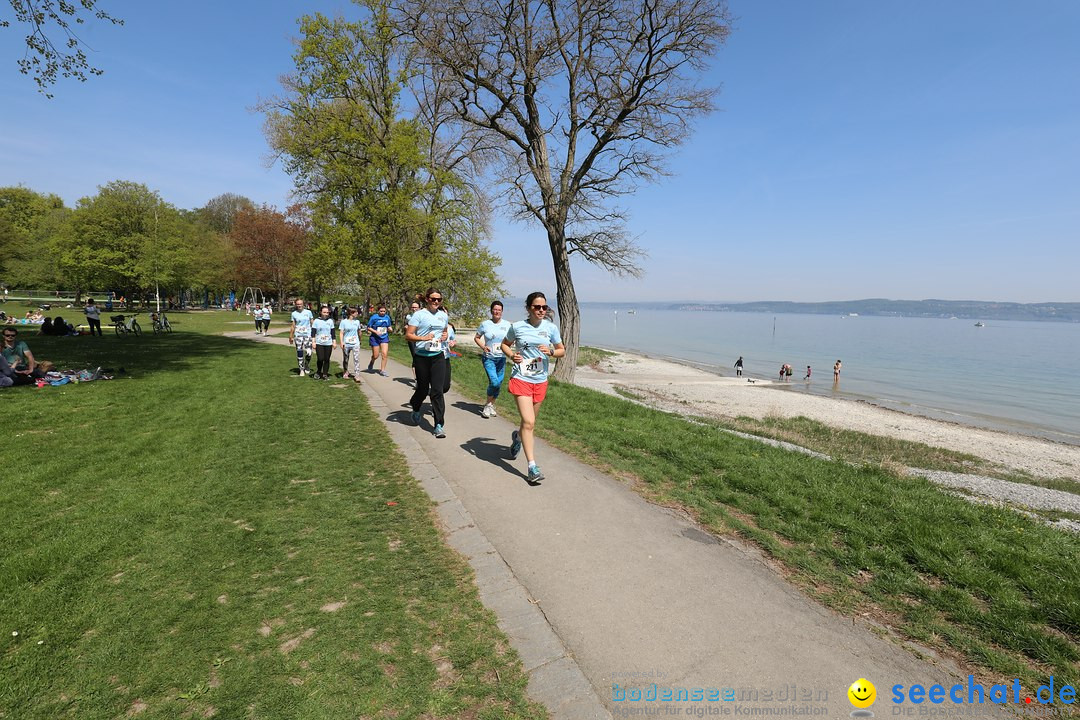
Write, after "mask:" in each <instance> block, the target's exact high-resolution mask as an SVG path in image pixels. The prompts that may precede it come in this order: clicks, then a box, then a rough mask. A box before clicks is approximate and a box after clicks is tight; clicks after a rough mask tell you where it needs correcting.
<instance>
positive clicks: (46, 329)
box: [38, 318, 56, 335]
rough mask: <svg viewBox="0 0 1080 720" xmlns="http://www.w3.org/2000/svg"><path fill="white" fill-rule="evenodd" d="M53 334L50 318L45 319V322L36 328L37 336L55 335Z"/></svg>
mask: <svg viewBox="0 0 1080 720" xmlns="http://www.w3.org/2000/svg"><path fill="white" fill-rule="evenodd" d="M55 334H56V333H54V332H53V326H52V318H45V322H43V323H41V327H39V328H38V335H55Z"/></svg>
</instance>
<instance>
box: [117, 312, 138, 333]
mask: <svg viewBox="0 0 1080 720" xmlns="http://www.w3.org/2000/svg"><path fill="white" fill-rule="evenodd" d="M138 314H139V313H135V314H134V315H112V316H110V317H109V320H111V321H112V326H113V332H115V333H116V334H117V335H126V334H127V333H134V334H135V335H141V334H142V328H141V327H139V321H138V320H136V319H135V318H136V317H137V316H138Z"/></svg>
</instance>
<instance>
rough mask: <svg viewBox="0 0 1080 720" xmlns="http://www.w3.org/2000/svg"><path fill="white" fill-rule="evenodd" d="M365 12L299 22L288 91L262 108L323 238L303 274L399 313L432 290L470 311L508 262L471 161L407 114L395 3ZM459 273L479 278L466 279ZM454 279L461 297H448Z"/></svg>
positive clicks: (373, 5) (420, 118)
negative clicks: (491, 241) (489, 230)
mask: <svg viewBox="0 0 1080 720" xmlns="http://www.w3.org/2000/svg"><path fill="white" fill-rule="evenodd" d="M361 4H362V5H363V6H364V7H365V9H366V10H367V13H368V16H369V18H368V21H367V22H349V21H346V20H344V19H340V18H338V19H335V20H331V19H328V18H326V17H324V16H322V15H314V16H306V17H304V18H302V19H301V38H300V40H299V43H298V48H297V52H296V54H295V55H294V61H295V63H296V73H295V74H293V75H292V76H290V77H289V78H287V79H286V80H285V81H284V85H285V88H286V90H287V91H288V94H287V95H286V97H284V98H281V99H278V100H276V101H273V102H271V103H269V104H267V105H266V106H265V108H264V109H265V110H266V111H267V134H268V137H269V139H270V142H271V145H272V146H273V147H274V148H275V150H277V151H278V153H279V156H280V157H281V158H282V161H283V164H284V166H285V168H286V170H287V171H288V172H289V173H290V174H291V175H292V176H293V178H294V182H295V184H296V187H297V190H298V191H299V192H300V193H301V194H302V195H303V196H304V197H306V198H308V200H309V204H310V207H311V209H312V224H313V227H314V231H315V236H316V238H317V239H316V240H315V241H314V242H313V244H312V246H311V248H310V249H309V252H308V253H307V255H306V256H305V259H304V263H303V265H302V272H303V273H305V275H306V277H307V279H308V280H309V281H315V280H318V281H320V282H321V284H322V285H324V286H331V287H332V286H334V285H336V284H346V283H348V282H349V281H350V280H355V281H356V282H358V283H359V284H360V285H361V286H362V287H363V288H365V289H366V291H367V294H368V296H369V297H372V298H373V299H375V300H377V301H381V302H389V303H390V304H391V305H396V306H399V307H400V306H401V305H403V304H404V303H405V302H406V301H407V298H409V297H411V296H412V295H413V294H415V293H417V292H419V291H422V290H423V289H424V288H425V287H427V286H428V285H431V284H438V285H440V286H444V287H447V288H448V290H447V294H448V296H449V297H451V298H454V293H455V292H457V291H459V290H460V293H461V301H460V302H458V304H459V305H460V306H461V307H462V310H463V311H464V310H465V307H464V305H465V304H467V303H468V304H477V305H486V302H479V303H477V302H476V301H475V299H474V298H477V297H484V298H487V297H488V296H490V295H491V294H492V293H493V292H494V291H495V290H496V289H497V287H498V280H497V276H496V275H495V269H496V268H497V267H498V265H499V259H498V257H497V256H495V255H494V254H493V253H491V252H490V251H489V250H488V249H487V248H486V247H484V244H483V242H482V241H483V238H484V228H485V225H484V222H483V220H484V218H483V217H482V213H481V210H480V208H481V204H480V203H479V202H478V200H477V198H476V196H475V195H474V194H473V193H471V192H470V191H469V188H468V186H467V183H466V182H465V180H464V179H463V177H462V175H461V172H462V171H463V170H464V169H465V168H466V167H467V166H468V164H469V161H468V159H465V158H463V157H462V156H461V155H454V154H453V153H449V154H445V153H444V154H439V153H436V152H433V148H439V149H442V148H443V147H444V146H442V145H440V144H439V142H438V139H437V138H436V130H437V128H436V127H435V126H433V124H432V123H431V122H430V121H429V120H430V119H429V118H427V117H425V116H424V115H423V114H421V113H419V112H417V114H416V115H415V116H412V117H409V116H407V114H406V113H405V112H403V110H402V107H401V96H402V93H403V91H404V90H405V89H407V88H408V87H409V85H408V80H409V77H410V72H411V68H410V65H409V59H408V52H407V50H408V49H407V48H406V47H405V46H403V45H402V44H401V43H400V40H399V37H398V35H397V34H396V33H395V31H394V28H393V26H392V24H391V23H390V21H389V10H388V3H387V2H378V1H376V2H365V3H361ZM410 104H411V105H412V106H414V107H418V103H416V102H412V103H410ZM460 267H473V268H477V269H478V270H477V272H475V273H473V274H470V275H469V276H468V277H460V274H459V273H458V271H457V268H460ZM454 277H457V279H458V280H459V281H460V288H459V287H457V286H454V288H453V289H450V288H451V287H452V283H451V279H452V278H454ZM342 281H344V283H343V282H342ZM454 299H455V301H456V298H454Z"/></svg>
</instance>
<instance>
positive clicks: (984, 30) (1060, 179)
mask: <svg viewBox="0 0 1080 720" xmlns="http://www.w3.org/2000/svg"><path fill="white" fill-rule="evenodd" d="M3 4H4V5H6V3H3ZM99 4H100V5H101V6H102V8H104V9H106V10H108V11H110V12H112V13H113V14H115V15H118V16H120V17H123V18H124V19H125V20H126V25H125V26H124V27H111V26H102V25H100V24H97V23H93V24H91V25H90V26H89V27H87V28H85V29H84V30H83V32H82V35H83V37H84V39H86V40H87V42H88V43H89V44H90V45H91V46H92V47H93V48H94V49H95V52H94V53H93V54H92V62H93V64H95V65H97V66H99V67H102V68H104V69H105V70H106V74H105V75H104V76H102V77H98V78H91V79H90V80H89V81H88V82H87V83H85V84H80V83H76V82H71V81H62V82H61V83H60V84H58V85H57V87H56V88H55V95H56V98H55V99H53V100H47V99H45V98H44V97H42V96H40V95H39V94H37V92H36V91H35V86H34V84H33V82H32V81H31V80H30V79H29V78H26V77H24V76H22V75H20V74H19V73H18V71H17V68H16V66H15V62H16V60H17V59H18V58H19V57H21V56H22V34H21V33H20V32H19V30H18V29H16V28H9V29H7V30H0V185H14V184H23V185H25V186H27V187H30V188H32V189H34V190H38V191H42V192H54V193H57V194H59V195H60V196H61V197H63V198H64V199H65V201H67V202H68V203H69V204H74V202H75V201H76V200H77V199H78V198H80V197H83V196H86V195H92V194H94V193H95V192H96V188H97V186H98V185H101V184H104V183H106V182H109V181H111V180H116V179H123V180H132V181H136V182H142V183H145V184H147V185H148V186H149V187H151V188H153V189H155V190H157V191H159V192H160V193H161V195H162V197H163V198H164V199H165V200H167V201H169V202H171V203H173V204H174V205H177V206H179V207H185V208H193V207H198V206H201V205H203V204H205V203H206V201H207V200H209V199H210V198H212V197H214V196H216V195H218V194H220V193H223V192H234V193H239V194H242V195H246V196H248V197H250V198H252V199H253V200H255V201H256V202H265V203H270V204H273V205H277V206H279V207H280V206H284V205H285V204H286V203H287V202H288V201H289V198H288V196H289V192H290V189H291V182H290V180H289V178H288V177H287V176H286V175H284V173H283V172H282V171H281V169H280V167H278V166H274V167H269V168H268V167H267V166H266V163H265V160H266V156H267V153H268V149H267V146H266V143H265V140H264V138H263V135H262V132H261V126H262V117H261V116H260V115H259V114H258V113H256V112H254V111H252V108H253V106H254V105H255V104H256V103H257V102H258V101H259V99H260V98H265V97H268V96H271V95H274V94H277V93H278V92H279V87H280V86H279V83H278V78H279V76H280V75H282V74H283V73H287V72H289V70H290V68H291V52H292V45H291V42H292V38H293V37H294V36H295V34H296V22H295V21H296V17H297V16H298V15H299V13H300V12H314V11H322V12H327V13H331V14H332V13H335V12H343V13H344V14H346V15H347V16H354V15H356V13H357V9H356V8H355V6H353V5H352V4H351V3H350V2H348V1H347V0H311V1H310V2H305V3H295V2H285V1H283V0H260V1H259V2H255V1H254V0H242V1H241V0H233V1H229V2H209V1H207V0H189V1H188V2H183V3H178V2H177V3H173V2H145V1H144V0H138V1H136V0H100V2H99ZM731 10H732V12H733V13H734V14H735V15H736V16H737V18H738V19H737V22H736V26H735V31H734V32H733V34H732V35H731V38H730V39H729V41H728V43H727V44H726V46H724V47H723V48H722V49H721V51H720V53H719V55H718V56H717V57H716V59H715V62H714V65H713V68H712V70H711V72H710V74H709V76H708V77H707V78H706V82H708V83H710V84H722V86H723V90H722V92H721V94H720V96H719V99H718V104H719V106H720V111H719V112H717V113H715V114H714V115H712V116H710V117H709V118H707V119H705V120H703V121H701V122H700V123H699V124H698V125H697V127H696V131H695V133H694V135H693V137H692V138H691V140H690V141H689V142H688V143H687V144H686V145H684V146H683V147H682V148H680V149H679V150H678V152H677V153H676V154H675V155H674V156H673V157H672V158H671V163H670V169H671V171H672V176H671V177H669V178H667V179H666V180H664V181H663V182H661V183H660V184H658V185H653V186H647V187H644V188H642V189H641V190H639V192H638V193H637V194H636V195H634V196H631V197H629V198H627V199H626V205H627V207H628V208H629V209H630V211H631V216H630V230H631V232H632V233H633V234H634V235H635V236H636V237H637V238H638V240H639V242H640V244H641V245H642V246H643V247H644V248H645V249H646V250H647V251H648V253H649V256H650V257H649V259H648V260H647V261H646V263H645V267H646V274H645V276H644V277H643V278H642V279H640V280H635V279H630V280H627V279H617V278H612V277H610V276H606V275H605V274H604V273H602V272H600V271H598V270H594V269H590V268H587V267H585V266H578V267H576V269H575V273H576V275H575V279H576V280H577V286H578V290H579V295H580V296H581V298H582V299H583V300H625V301H628V302H636V301H645V300H667V299H694V300H724V301H739V300H765V299H775V300H799V301H816V300H837V299H854V298H863V297H889V298H898V299H920V298H931V297H933V298H945V299H980V300H1012V301H1020V302H1038V301H1073V302H1076V301H1080V281H1078V280H1077V268H1080V2H1076V1H1075V0H1037V1H1036V2H1032V3H1015V2H1005V1H1004V0H949V1H948V2H941V1H939V0H938V1H934V2H931V1H929V0H913V1H909V2H903V3H901V2H865V1H863V0H842V1H841V0H820V1H817V2H806V1H805V0H769V1H763V0H731ZM5 14H6V11H2V12H0V16H3V15H5ZM494 229H495V237H494V240H493V247H494V249H495V250H496V252H498V253H499V254H500V255H501V256H502V258H503V267H502V275H503V277H504V278H505V281H506V286H507V290H508V291H509V292H510V293H511V294H513V295H516V296H521V295H524V294H525V293H527V292H529V291H530V290H533V289H543V290H547V291H551V292H553V291H554V280H553V276H552V274H551V271H550V259H549V256H548V254H547V246H546V241H545V238H544V235H543V232H542V231H541V230H540V229H539V228H538V227H536V226H528V225H520V224H512V223H509V222H508V221H506V220H505V218H504V217H498V218H497V219H496V222H495V225H494Z"/></svg>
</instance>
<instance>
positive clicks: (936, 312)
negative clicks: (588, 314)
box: [582, 298, 1080, 323]
mask: <svg viewBox="0 0 1080 720" xmlns="http://www.w3.org/2000/svg"><path fill="white" fill-rule="evenodd" d="M582 306H607V307H612V308H620V309H621V308H626V310H632V309H636V308H647V309H658V310H677V311H682V312H753V313H775V314H778V315H837V316H840V317H862V316H867V317H896V318H932V319H940V320H949V319H956V320H971V321H975V320H1018V321H1029V322H1064V323H1080V302H1048V303H1012V302H991V301H983V300H886V299H875V298H872V299H865V300H835V301H829V302H816V303H802V302H788V301H781V300H761V301H755V302H738V303H723V302H700V301H685V302H684V301H663V302H643V303H638V304H637V305H634V304H631V303H621V302H620V303H606V302H583V303H582Z"/></svg>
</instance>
